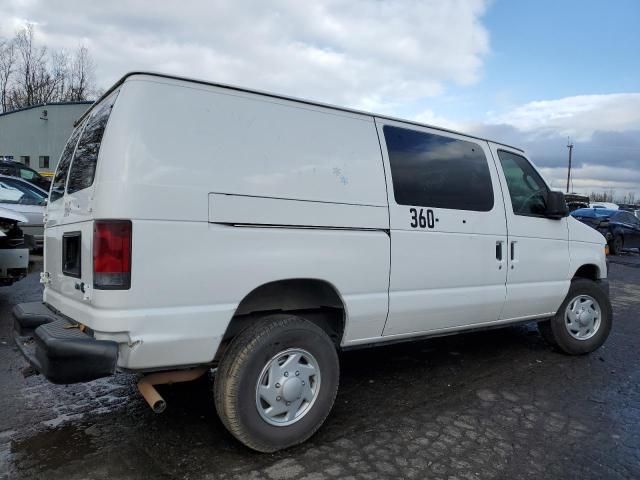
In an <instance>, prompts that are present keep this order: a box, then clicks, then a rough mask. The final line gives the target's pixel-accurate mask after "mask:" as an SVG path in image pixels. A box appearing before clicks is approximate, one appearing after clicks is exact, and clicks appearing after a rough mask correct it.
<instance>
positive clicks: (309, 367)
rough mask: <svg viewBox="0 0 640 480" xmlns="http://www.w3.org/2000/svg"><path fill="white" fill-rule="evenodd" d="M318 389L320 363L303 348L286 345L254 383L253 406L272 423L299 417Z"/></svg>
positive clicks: (305, 410) (264, 418)
mask: <svg viewBox="0 0 640 480" xmlns="http://www.w3.org/2000/svg"><path fill="white" fill-rule="evenodd" d="M319 390H320V367H319V365H318V362H317V361H316V359H315V358H314V357H313V355H311V354H310V353H309V352H307V351H306V350H302V349H298V348H295V349H288V350H284V351H282V352H280V353H278V354H276V355H274V356H273V357H272V358H271V360H269V361H268V362H267V364H266V365H265V366H264V368H263V369H262V372H261V373H260V376H259V377H258V382H257V384H256V407H257V409H258V413H259V414H260V416H261V417H262V419H263V420H264V421H265V422H267V423H269V424H270V425H274V426H287V425H291V424H293V423H295V422H297V421H298V420H300V419H301V418H302V417H303V416H304V415H306V414H307V413H308V412H309V410H310V409H311V407H312V406H313V404H314V402H315V401H316V398H317V396H318V392H319Z"/></svg>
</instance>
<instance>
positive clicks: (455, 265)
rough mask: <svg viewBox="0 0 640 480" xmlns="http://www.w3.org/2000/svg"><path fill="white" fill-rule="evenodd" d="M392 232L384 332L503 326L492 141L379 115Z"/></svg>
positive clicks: (501, 231)
mask: <svg viewBox="0 0 640 480" xmlns="http://www.w3.org/2000/svg"><path fill="white" fill-rule="evenodd" d="M376 123H377V124H378V134H379V138H380V142H381V147H382V152H383V157H384V164H385V170H386V175H387V194H388V201H389V216H390V227H391V230H390V234H391V275H390V282H389V284H390V285H389V316H388V319H387V323H386V326H385V329H384V335H402V334H410V333H418V332H428V331H435V330H443V329H452V328H459V327H465V326H468V325H475V324H479V323H485V322H492V321H496V320H497V319H498V317H499V315H500V311H501V310H502V306H503V304H504V299H505V293H506V287H505V282H506V260H505V255H506V240H507V237H506V224H505V213H504V205H503V202H502V196H501V193H500V190H499V182H498V177H497V170H496V168H495V164H494V163H493V161H492V160H491V154H490V152H489V148H488V144H487V143H486V142H484V141H476V140H473V139H469V138H467V137H464V136H462V135H456V134H452V133H445V132H442V131H439V130H435V129H429V128H425V127H418V126H413V125H407V124H404V123H400V122H393V121H389V120H382V119H376Z"/></svg>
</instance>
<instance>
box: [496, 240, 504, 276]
mask: <svg viewBox="0 0 640 480" xmlns="http://www.w3.org/2000/svg"><path fill="white" fill-rule="evenodd" d="M503 245H504V242H503V241H497V242H496V261H497V262H498V270H502V263H503V260H504V256H503Z"/></svg>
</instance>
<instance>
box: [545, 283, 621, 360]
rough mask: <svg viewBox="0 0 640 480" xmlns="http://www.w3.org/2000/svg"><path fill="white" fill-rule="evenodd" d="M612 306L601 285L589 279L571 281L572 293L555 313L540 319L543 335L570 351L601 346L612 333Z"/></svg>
mask: <svg viewBox="0 0 640 480" xmlns="http://www.w3.org/2000/svg"><path fill="white" fill-rule="evenodd" d="M611 324H612V308H611V302H610V301H609V297H608V296H607V294H606V293H605V291H604V290H603V289H602V288H600V286H599V285H598V284H597V283H596V282H594V281H592V280H588V279H584V278H579V279H576V280H573V281H572V282H571V287H570V288H569V293H567V297H566V298H565V300H564V302H562V305H561V306H560V308H559V309H558V312H557V313H556V315H555V316H554V317H552V318H551V319H550V320H548V321H546V322H540V323H539V324H538V328H539V330H540V333H541V334H542V336H543V337H544V338H545V340H547V341H548V342H549V343H551V344H552V345H553V346H554V347H557V348H559V349H560V350H561V351H563V352H564V353H568V354H570V355H582V354H585V353H590V352H593V351H594V350H596V349H598V348H600V347H601V346H602V344H603V343H604V342H605V340H606V339H607V337H608V336H609V332H610V331H611Z"/></svg>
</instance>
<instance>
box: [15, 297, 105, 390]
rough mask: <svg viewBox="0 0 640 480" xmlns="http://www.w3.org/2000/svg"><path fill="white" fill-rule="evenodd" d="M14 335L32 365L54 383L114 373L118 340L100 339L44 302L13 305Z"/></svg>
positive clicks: (72, 381) (81, 380)
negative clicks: (82, 329)
mask: <svg viewBox="0 0 640 480" xmlns="http://www.w3.org/2000/svg"><path fill="white" fill-rule="evenodd" d="M13 316H14V339H15V342H16V345H17V346H18V348H19V349H20V351H21V352H22V354H23V355H24V356H25V358H26V359H27V360H28V361H29V363H30V364H31V366H32V367H33V368H34V369H35V370H37V371H38V372H39V373H41V374H43V375H44V376H45V377H46V378H47V379H48V380H49V381H51V382H52V383H61V384H69V383H80V382H88V381H91V380H95V379H97V378H102V377H106V376H109V375H113V374H114V373H115V371H116V363H117V360H118V344H117V343H116V342H113V341H109V340H96V339H95V338H93V336H92V335H91V334H90V333H88V332H86V331H81V330H80V328H79V325H78V324H76V323H74V322H72V321H70V320H68V319H67V318H65V317H63V316H62V315H59V314H57V313H56V312H54V311H53V310H51V309H50V308H48V307H47V306H46V305H45V304H44V303H40V302H33V303H21V304H19V305H16V306H15V307H14V309H13Z"/></svg>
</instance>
